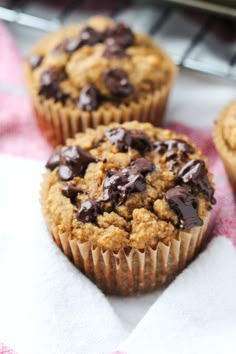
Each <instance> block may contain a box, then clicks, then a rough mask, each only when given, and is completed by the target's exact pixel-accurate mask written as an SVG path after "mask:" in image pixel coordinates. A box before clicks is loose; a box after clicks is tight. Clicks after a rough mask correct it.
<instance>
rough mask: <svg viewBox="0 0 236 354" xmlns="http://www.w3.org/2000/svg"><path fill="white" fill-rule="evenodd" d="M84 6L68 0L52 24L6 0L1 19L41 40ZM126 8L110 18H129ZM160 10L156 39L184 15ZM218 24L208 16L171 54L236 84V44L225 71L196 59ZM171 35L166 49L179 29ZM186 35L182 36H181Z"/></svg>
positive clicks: (23, 3)
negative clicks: (35, 34) (196, 52)
mask: <svg viewBox="0 0 236 354" xmlns="http://www.w3.org/2000/svg"><path fill="white" fill-rule="evenodd" d="M3 1H4V0H2V1H1V0H0V5H1V3H2V2H3ZM84 2H85V0H68V1H67V3H66V4H64V5H63V7H62V8H61V9H59V12H58V13H57V16H55V18H53V19H52V20H49V19H47V18H43V17H42V16H41V17H40V16H37V15H35V14H34V12H32V11H31V13H27V11H26V10H27V5H28V4H29V2H28V1H27V0H21V1H19V0H18V1H17V0H10V1H7V0H5V1H4V6H1V7H0V19H1V20H3V21H5V22H6V23H9V25H10V29H11V26H13V27H14V34H15V35H16V36H18V31H17V28H18V27H17V26H19V29H20V30H21V31H23V32H25V33H26V31H27V28H32V29H33V30H34V31H36V32H37V36H40V33H42V35H43V34H44V33H45V32H51V31H55V30H57V29H58V28H59V27H60V25H61V24H62V23H64V22H67V23H68V21H67V18H69V17H70V16H71V15H72V13H73V12H74V13H77V11H78V9H80V8H82V7H83V5H84ZM38 4H40V6H41V5H42V3H38ZM123 5H125V1H121V2H120V3H119V8H116V9H115V10H114V11H110V12H109V15H111V16H112V17H114V18H118V19H119V20H122V17H125V13H126V10H125V9H123V7H122V6H123ZM42 6H43V5H42ZM120 9H122V11H120ZM132 9H133V10H132ZM136 9H137V6H136V7H133V8H129V11H135V10H136ZM157 10H158V16H157V17H156V19H155V16H152V18H151V17H150V21H151V23H150V25H149V26H148V30H147V32H148V33H149V34H150V35H152V36H154V37H156V36H157V35H159V34H160V35H161V34H162V33H163V31H164V30H166V26H167V24H168V23H169V22H171V21H172V20H174V18H175V17H176V16H175V14H176V11H177V12H180V13H181V14H182V12H181V11H179V10H176V9H174V8H171V7H170V6H165V7H157ZM45 11H47V9H45ZM32 13H33V14H32ZM148 13H149V15H150V10H149V12H148V11H146V12H145V11H142V8H140V11H139V12H138V14H139V15H140V16H142V15H143V16H148ZM83 14H84V13H83V12H82V11H81V13H79V12H78V19H79V18H80V16H83ZM86 14H87V13H86ZM89 14H90V15H92V14H93V13H92V11H90V13H89ZM45 17H46V16H45ZM147 21H149V20H147V18H146V19H145V21H140V22H141V23H143V26H144V25H145V24H147ZM214 22H215V19H214V17H213V16H212V15H210V16H206V18H205V19H204V21H203V23H200V24H197V26H198V27H199V28H197V29H196V28H195V30H194V31H192V32H191V31H190V33H184V35H185V38H184V41H185V42H184V43H185V44H184V46H182V52H181V53H179V54H178V55H176V53H175V52H174V50H173V51H172V50H170V54H171V55H172V57H173V59H174V60H175V61H176V63H177V64H179V65H180V66H181V67H185V68H188V69H191V70H195V71H200V72H204V73H207V74H212V75H217V76H220V77H227V78H228V77H230V78H231V79H233V80H236V42H234V45H235V50H234V51H233V50H232V52H231V51H229V52H228V53H227V55H228V56H229V57H228V56H225V58H223V59H224V60H225V62H224V67H222V66H220V65H212V64H211V63H210V62H207V60H202V58H198V57H197V58H196V57H195V56H194V55H193V53H195V51H196V49H198V48H199V46H202V44H203V43H204V41H206V42H207V40H206V39H207V38H208V37H209V33H210V30H211V27H212V26H211V25H212V24H213V23H214ZM148 24H149V23H148ZM131 25H132V23H131ZM194 25H196V24H194ZM172 27H173V26H172ZM24 28H25V31H24ZM235 29H236V26H235ZM21 31H19V32H21ZM28 32H29V31H28ZM28 32H27V36H28V37H27V40H28V41H29V42H30V38H29V36H30V33H28ZM172 32H173V28H172ZM175 32H176V33H175ZM186 32H187V31H186ZM167 33H168V31H167ZM19 35H20V34H19ZM165 35H166V34H165ZM168 35H169V37H168V36H167V37H164V45H165V41H167V42H168V40H172V42H173V38H176V36H178V28H176V31H174V33H170V34H168ZM182 35H183V33H181V32H180V36H182ZM171 36H172V37H171ZM157 37H158V36H157ZM235 38H236V33H235ZM180 40H183V39H182V37H181V38H180ZM33 41H34V38H33V37H32V44H33ZM170 43H171V41H170ZM29 44H30V43H29ZM170 47H171V46H167V48H168V49H170ZM232 48H233V47H232ZM216 54H217V53H216Z"/></svg>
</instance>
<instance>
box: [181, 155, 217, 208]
mask: <svg viewBox="0 0 236 354" xmlns="http://www.w3.org/2000/svg"><path fill="white" fill-rule="evenodd" d="M178 180H179V181H180V182H182V183H187V184H189V185H190V186H191V187H193V190H196V192H202V193H203V194H204V196H205V197H206V199H207V200H208V201H210V202H211V203H212V204H215V203H216V200H215V198H214V189H213V188H212V186H211V185H210V182H209V179H208V176H207V169H206V165H205V162H204V161H203V160H200V159H196V160H190V161H189V162H187V163H186V164H185V165H184V166H183V167H182V168H181V169H180V171H179V173H178Z"/></svg>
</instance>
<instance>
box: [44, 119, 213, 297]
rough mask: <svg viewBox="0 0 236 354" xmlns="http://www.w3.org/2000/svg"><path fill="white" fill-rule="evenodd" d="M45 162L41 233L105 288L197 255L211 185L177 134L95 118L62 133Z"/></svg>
mask: <svg viewBox="0 0 236 354" xmlns="http://www.w3.org/2000/svg"><path fill="white" fill-rule="evenodd" d="M46 167H47V170H48V171H47V172H46V174H45V175H44V179H43V185H42V194H41V196H42V197H41V201H42V207H43V212H44V215H45V218H46V220H47V224H48V227H49V230H50V233H51V235H52V236H53V238H54V239H55V241H56V243H57V244H58V246H59V247H61V249H62V250H63V252H64V253H65V254H66V255H67V256H68V257H69V258H70V259H71V260H72V262H73V263H74V264H75V265H76V266H77V267H78V268H79V269H80V270H82V271H83V272H84V273H85V274H86V275H87V276H88V277H89V278H90V279H91V280H92V281H94V282H95V283H96V284H97V285H98V286H99V287H100V288H101V289H102V290H103V291H104V292H106V293H109V294H121V295H128V294H132V293H135V292H138V291H150V290H152V289H155V288H157V287H160V286H162V285H164V284H167V283H168V282H169V281H170V280H171V279H172V278H173V277H175V275H176V274H177V273H178V272H179V271H180V270H181V269H182V268H183V267H184V266H185V265H186V264H187V263H188V262H189V261H191V260H192V259H193V258H194V257H195V256H196V254H197V253H198V250H199V247H200V245H201V243H202V239H203V236H204V232H205V230H206V227H207V223H208V219H209V215H210V211H211V209H212V206H213V205H214V204H215V198H214V188H213V184H212V176H211V174H210V173H209V172H208V166H207V162H206V160H205V158H204V156H202V154H201V152H200V151H199V149H198V148H197V147H196V146H195V145H193V144H192V143H191V142H190V141H189V140H188V138H187V137H186V136H182V135H176V134H175V133H174V132H172V131H170V130H164V129H161V128H154V127H153V126H152V125H151V124H149V123H139V122H137V121H134V122H127V123H124V124H122V125H119V124H116V123H113V124H111V125H109V126H99V127H98V128H97V129H96V130H94V129H91V128H90V129H87V130H86V132H85V133H78V134H77V135H76V136H75V138H74V139H68V140H67V143H66V145H65V146H62V147H59V148H57V149H56V150H55V151H54V152H53V154H52V155H51V157H50V158H49V160H48V162H47V164H46Z"/></svg>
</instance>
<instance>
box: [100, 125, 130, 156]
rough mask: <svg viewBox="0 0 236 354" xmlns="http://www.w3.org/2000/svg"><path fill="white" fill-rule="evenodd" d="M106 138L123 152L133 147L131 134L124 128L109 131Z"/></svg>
mask: <svg viewBox="0 0 236 354" xmlns="http://www.w3.org/2000/svg"><path fill="white" fill-rule="evenodd" d="M105 136H106V137H107V138H108V139H109V140H110V143H111V144H112V145H115V146H116V147H117V148H118V149H119V150H120V151H122V152H125V151H127V150H128V147H129V146H131V141H132V138H131V134H130V132H129V131H128V130H126V129H124V128H114V129H109V130H107V131H106V132H105Z"/></svg>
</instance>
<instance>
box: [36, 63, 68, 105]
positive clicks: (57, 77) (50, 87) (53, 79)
mask: <svg viewBox="0 0 236 354" xmlns="http://www.w3.org/2000/svg"><path fill="white" fill-rule="evenodd" d="M64 79H65V73H64V72H63V71H62V70H56V69H48V70H45V71H43V72H42V74H41V76H40V82H39V83H40V89H39V95H43V96H44V97H45V98H47V99H49V98H53V99H54V100H55V101H60V102H62V103H65V101H66V99H67V98H68V96H69V95H68V94H66V93H65V92H63V91H62V90H61V88H60V87H59V82H60V81H62V80H64Z"/></svg>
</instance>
